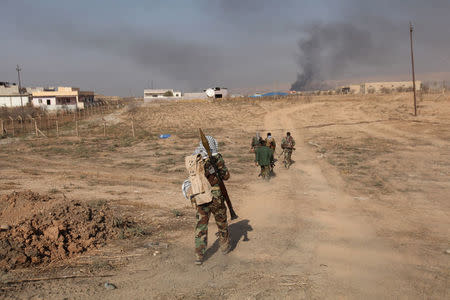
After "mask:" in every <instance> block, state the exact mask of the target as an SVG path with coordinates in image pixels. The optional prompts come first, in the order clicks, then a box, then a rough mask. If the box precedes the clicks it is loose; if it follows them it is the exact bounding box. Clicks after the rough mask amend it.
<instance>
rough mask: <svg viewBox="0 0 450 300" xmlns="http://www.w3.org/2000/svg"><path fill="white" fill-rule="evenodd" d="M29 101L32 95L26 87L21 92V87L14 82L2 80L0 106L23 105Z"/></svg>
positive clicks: (0, 83)
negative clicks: (26, 90)
mask: <svg viewBox="0 0 450 300" xmlns="http://www.w3.org/2000/svg"><path fill="white" fill-rule="evenodd" d="M29 101H30V95H29V94H28V93H26V92H25V90H24V89H22V93H19V87H18V86H17V85H15V84H14V83H13V84H10V83H9V82H0V107H21V106H25V105H27V104H28V102H29Z"/></svg>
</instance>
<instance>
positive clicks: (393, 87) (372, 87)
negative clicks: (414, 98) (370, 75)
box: [364, 81, 422, 94]
mask: <svg viewBox="0 0 450 300" xmlns="http://www.w3.org/2000/svg"><path fill="white" fill-rule="evenodd" d="M421 86H422V82H421V81H416V91H419V90H420V88H421ZM400 88H401V89H404V90H407V89H412V88H413V83H412V81H393V82H366V83H364V92H365V94H370V93H376V94H378V93H382V92H383V91H385V90H389V91H391V92H395V91H397V90H398V89H400Z"/></svg>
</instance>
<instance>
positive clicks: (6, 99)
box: [0, 95, 29, 107]
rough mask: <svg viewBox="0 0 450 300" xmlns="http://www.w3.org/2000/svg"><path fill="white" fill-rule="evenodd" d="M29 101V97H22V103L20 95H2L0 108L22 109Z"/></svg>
mask: <svg viewBox="0 0 450 300" xmlns="http://www.w3.org/2000/svg"><path fill="white" fill-rule="evenodd" d="M28 101H29V97H28V95H22V101H20V95H10V96H2V95H0V107H21V106H22V103H23V106H25V105H27V103H28Z"/></svg>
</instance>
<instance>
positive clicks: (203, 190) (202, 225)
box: [182, 136, 231, 265]
mask: <svg viewBox="0 0 450 300" xmlns="http://www.w3.org/2000/svg"><path fill="white" fill-rule="evenodd" d="M206 139H207V140H208V144H209V147H210V149H211V152H212V159H214V160H215V161H214V163H215V164H216V166H217V169H218V172H219V176H220V178H221V179H222V180H228V179H229V178H230V173H229V172H228V169H227V167H226V166H225V161H224V159H223V157H222V155H221V154H220V153H219V147H218V143H217V141H216V140H215V139H214V138H213V137H211V136H206ZM186 167H187V169H188V172H189V180H186V181H185V182H184V183H183V186H182V190H183V194H184V196H185V197H186V199H189V200H191V202H192V203H193V204H194V205H195V207H196V210H197V212H196V220H197V224H196V226H195V255H196V260H195V264H197V265H201V264H202V263H203V259H204V256H205V252H206V248H207V245H208V223H209V218H210V216H211V213H212V214H213V215H214V219H215V221H216V224H217V229H218V232H217V236H218V238H219V245H220V249H221V251H222V253H224V254H227V253H228V252H230V250H231V245H230V239H229V233H228V222H227V208H226V206H225V203H224V201H225V199H224V196H223V195H222V192H221V190H220V186H219V180H218V179H217V177H216V174H215V169H214V166H213V165H212V162H211V159H210V158H209V157H208V154H207V152H206V149H205V147H203V144H202V143H201V142H200V146H199V147H198V148H197V149H196V150H195V151H194V154H193V155H191V156H188V157H186Z"/></svg>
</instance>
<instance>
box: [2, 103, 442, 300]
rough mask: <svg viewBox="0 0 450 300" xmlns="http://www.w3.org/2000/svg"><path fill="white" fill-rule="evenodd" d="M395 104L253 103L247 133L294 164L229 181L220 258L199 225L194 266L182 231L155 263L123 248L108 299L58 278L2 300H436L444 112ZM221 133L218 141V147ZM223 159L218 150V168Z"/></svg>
mask: <svg viewBox="0 0 450 300" xmlns="http://www.w3.org/2000/svg"><path fill="white" fill-rule="evenodd" d="M405 103H407V102H406V101H404V100H403V99H397V100H396V101H392V103H391V102H389V101H386V100H384V101H380V103H372V102H370V101H368V100H367V99H366V100H365V101H362V100H361V101H360V102H357V101H355V100H354V99H349V100H345V99H344V100H342V102H340V103H339V104H337V103H335V102H334V101H321V102H315V103H314V102H313V103H306V102H301V103H298V104H289V103H288V104H282V105H278V104H277V103H271V102H266V103H262V104H261V107H262V108H263V109H264V110H265V117H264V119H263V120H261V123H260V124H254V123H252V124H251V125H249V127H248V128H247V130H248V133H249V132H252V130H254V129H257V128H260V129H262V128H264V129H269V130H271V131H272V132H273V133H274V135H275V137H276V138H277V140H278V142H279V141H280V139H281V135H282V133H283V132H284V131H285V130H291V132H292V133H293V135H294V138H295V139H296V141H297V147H296V148H297V151H296V152H295V153H294V155H293V159H294V160H295V164H294V165H293V166H292V167H291V169H289V170H285V169H282V168H281V167H280V166H278V169H277V170H276V173H277V176H276V177H275V178H273V180H272V181H271V182H270V184H267V183H265V182H262V181H259V180H258V179H257V177H256V174H257V170H256V168H254V167H252V165H251V163H246V164H247V165H246V166H247V167H246V171H245V172H244V173H243V174H238V175H236V176H234V177H233V178H232V179H231V180H230V182H229V190H230V191H229V192H230V195H231V197H232V200H233V201H234V203H235V206H236V210H237V212H238V214H239V216H240V218H239V219H238V220H236V221H234V222H233V223H232V224H231V225H230V230H231V235H232V243H233V247H234V250H233V251H232V252H231V253H230V254H228V255H227V256H223V255H222V254H221V253H220V251H217V250H218V245H217V244H216V243H214V244H213V242H214V240H215V239H214V233H215V225H214V224H211V225H210V244H211V246H212V247H211V249H210V250H209V252H208V259H207V261H206V262H205V263H204V265H203V266H201V267H198V266H195V265H194V264H193V249H192V248H193V247H192V246H193V239H192V228H189V227H180V228H179V230H178V231H177V232H176V233H174V234H169V235H167V236H166V239H167V240H169V242H170V246H169V248H168V249H159V251H160V252H161V254H157V255H156V256H153V255H152V254H151V252H148V251H147V250H146V249H145V250H142V249H140V248H138V249H134V250H133V251H132V253H131V254H132V255H135V257H133V258H132V259H130V260H129V262H128V263H127V264H126V265H123V266H121V267H120V269H118V270H117V271H113V272H112V275H113V276H112V277H110V278H108V279H107V280H108V281H110V282H113V283H114V284H116V285H117V287H118V289H116V290H113V291H109V290H105V289H104V288H102V287H101V286H100V284H101V283H102V282H104V281H105V279H102V278H94V279H73V280H72V279H69V280H65V281H48V282H44V283H39V284H37V285H34V286H33V285H29V286H25V287H24V289H23V290H21V291H20V292H17V293H11V294H10V296H12V297H15V296H18V297H30V296H39V295H40V296H43V297H44V298H58V297H59V298H61V297H66V296H69V298H71V297H74V298H86V297H88V296H89V297H95V298H97V297H108V298H117V299H125V298H128V299H147V298H162V299H166V298H167V299H173V298H179V299H183V298H187V299H190V298H202V299H203V298H204V299H217V298H219V299H220V298H226V299H260V298H263V299H264V298H269V299H280V298H288V299H303V298H304V299H310V298H315V299H323V298H351V299H361V298H370V299H379V298H401V299H412V298H433V299H444V298H448V296H449V293H450V277H449V276H450V275H449V267H450V255H449V254H446V253H445V251H446V250H447V249H449V248H450V245H449V237H450V234H449V233H450V232H449V230H448V228H449V225H450V221H449V220H450V207H449V205H450V204H449V202H448V193H449V192H450V184H449V182H450V172H449V168H450V142H449V141H450V119H449V117H448V115H449V114H448V112H449V108H448V107H449V104H450V102H449V101H448V99H447V100H446V101H445V102H444V101H443V102H441V103H437V104H436V103H433V102H423V104H422V105H423V107H422V113H423V117H422V118H421V119H420V121H421V122H422V123H417V122H412V121H411V120H412V117H410V116H407V117H406V118H403V119H399V116H402V115H403V114H405V115H407V113H405V112H404V111H402V109H404V107H403V105H405ZM442 103H444V104H445V105H444V108H445V109H441V108H439V107H442ZM390 111H394V113H391V112H390ZM433 122H434V123H437V124H439V126H434V125H432V124H433ZM339 124H341V125H339ZM430 124H431V125H430ZM239 126H242V127H244V125H243V124H239ZM252 126H255V127H252ZM230 131H231V130H230V129H229V128H228V129H227V130H225V131H224V132H221V133H218V138H219V140H220V139H221V138H222V140H223V139H224V136H228V134H229V133H230ZM248 133H247V134H248ZM249 140H250V136H249V137H248V141H249ZM248 141H247V140H239V142H242V143H247V142H248ZM336 141H337V142H336ZM233 147H237V146H233ZM233 147H231V148H228V149H230V150H235V149H237V148H233ZM232 153H233V152H231V151H230V152H228V153H227V152H226V151H225V153H224V156H225V159H227V154H228V155H230V156H232ZM413 160H414V161H416V163H414V165H413V167H411V162H412V161H413ZM231 161H232V162H231V166H233V165H236V160H235V159H233V160H231ZM280 165H281V164H280ZM231 172H232V174H233V169H232V168H231ZM181 177H182V174H181ZM155 178H157V177H155ZM178 189H179V186H178V185H175V184H174V185H173V186H170V189H169V193H167V194H166V195H165V196H162V195H161V196H160V200H161V201H170V199H171V197H174V195H178V194H177V193H179V191H178ZM144 192H145V190H144ZM158 192H161V191H158ZM85 193H86V192H85ZM156 195H159V194H158V193H157V194H156ZM177 199H178V200H177V201H176V202H174V204H175V203H179V198H177ZM144 201H145V200H144ZM175 205H176V204H175ZM186 211H187V214H193V211H191V210H186ZM191 220H192V219H191ZM192 221H193V220H192ZM246 237H248V241H246ZM152 251H153V250H152Z"/></svg>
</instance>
